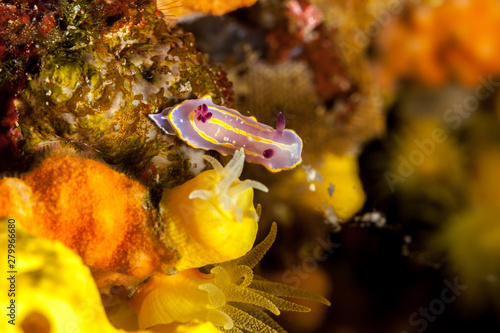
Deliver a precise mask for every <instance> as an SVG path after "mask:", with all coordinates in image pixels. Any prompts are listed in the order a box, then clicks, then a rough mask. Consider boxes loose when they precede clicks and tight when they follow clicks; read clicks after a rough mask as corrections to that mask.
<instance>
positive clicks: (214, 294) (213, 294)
mask: <svg viewBox="0 0 500 333" xmlns="http://www.w3.org/2000/svg"><path fill="white" fill-rule="evenodd" d="M198 288H200V289H201V290H205V291H206V292H207V293H208V298H209V299H210V303H211V304H212V305H213V306H215V307H220V306H223V305H224V304H226V294H225V293H224V292H223V291H222V290H220V289H219V288H218V287H216V286H215V285H213V284H211V283H207V284H202V285H200V286H199V287H198Z"/></svg>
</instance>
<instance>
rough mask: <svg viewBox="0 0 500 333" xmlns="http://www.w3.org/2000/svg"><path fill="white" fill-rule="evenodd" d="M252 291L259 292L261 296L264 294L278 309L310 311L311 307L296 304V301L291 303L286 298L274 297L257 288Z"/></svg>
mask: <svg viewBox="0 0 500 333" xmlns="http://www.w3.org/2000/svg"><path fill="white" fill-rule="evenodd" d="M254 291H255V292H256V293H260V294H262V296H264V297H265V298H267V299H268V300H270V301H271V302H273V303H274V305H276V307H277V308H278V309H280V310H283V311H294V312H310V311H311V309H309V308H308V307H307V306H303V305H299V304H296V303H292V302H290V301H287V300H286V299H283V298H280V297H276V296H273V295H271V294H268V293H265V292H262V291H259V290H255V289H254Z"/></svg>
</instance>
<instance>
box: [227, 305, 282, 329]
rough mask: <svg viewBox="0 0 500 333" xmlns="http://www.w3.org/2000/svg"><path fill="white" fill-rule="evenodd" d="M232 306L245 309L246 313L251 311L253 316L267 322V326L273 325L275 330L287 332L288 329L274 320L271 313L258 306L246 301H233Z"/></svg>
mask: <svg viewBox="0 0 500 333" xmlns="http://www.w3.org/2000/svg"><path fill="white" fill-rule="evenodd" d="M231 305H232V306H234V307H235V308H237V309H240V310H242V311H245V312H246V313H251V314H252V316H254V317H255V318H257V319H258V320H260V321H261V322H263V323H264V324H266V325H267V326H269V327H271V328H272V329H274V330H275V331H277V332H279V333H286V331H285V330H284V329H283V328H282V327H281V326H280V325H279V324H278V323H277V322H276V321H274V319H273V318H271V316H270V315H268V314H267V313H266V312H264V311H263V310H262V309H259V308H258V307H256V306H254V305H251V304H246V303H231Z"/></svg>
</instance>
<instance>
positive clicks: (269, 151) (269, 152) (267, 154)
mask: <svg viewBox="0 0 500 333" xmlns="http://www.w3.org/2000/svg"><path fill="white" fill-rule="evenodd" d="M262 155H263V156H264V157H265V158H271V157H273V155H274V150H272V149H266V150H264V153H262Z"/></svg>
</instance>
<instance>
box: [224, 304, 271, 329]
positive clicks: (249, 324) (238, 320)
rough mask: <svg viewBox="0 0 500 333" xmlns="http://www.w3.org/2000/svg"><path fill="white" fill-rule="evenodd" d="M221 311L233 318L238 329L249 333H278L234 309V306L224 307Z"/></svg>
mask: <svg viewBox="0 0 500 333" xmlns="http://www.w3.org/2000/svg"><path fill="white" fill-rule="evenodd" d="M223 311H224V312H225V313H227V314H229V316H231V317H232V318H235V320H234V325H235V326H236V327H238V328H240V329H244V330H247V331H250V332H263V333H278V332H277V331H276V330H274V329H273V328H272V327H270V326H268V325H266V324H264V323H263V322H261V321H260V320H258V319H257V318H254V317H252V316H251V315H249V314H248V313H246V312H244V311H241V310H240V309H237V308H235V307H234V306H231V305H226V306H224V308H223Z"/></svg>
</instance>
